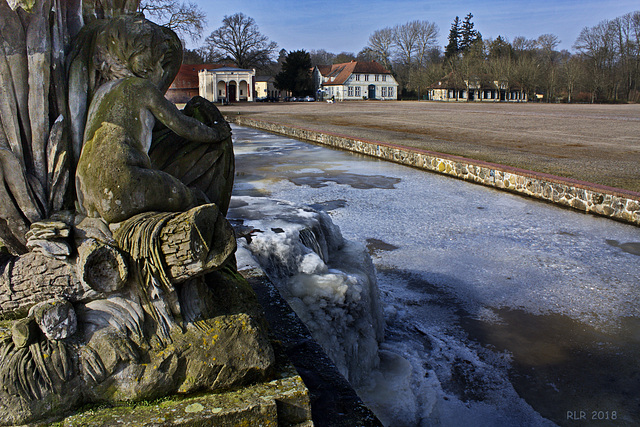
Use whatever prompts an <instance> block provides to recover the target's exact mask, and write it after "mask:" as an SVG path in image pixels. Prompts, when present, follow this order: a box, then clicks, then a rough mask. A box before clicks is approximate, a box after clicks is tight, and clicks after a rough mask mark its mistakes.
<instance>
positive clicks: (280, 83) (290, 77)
mask: <svg viewBox="0 0 640 427" xmlns="http://www.w3.org/2000/svg"><path fill="white" fill-rule="evenodd" d="M275 77H276V82H275V86H276V87H277V88H278V89H280V90H287V91H290V92H291V94H292V95H293V96H304V95H313V80H312V77H311V55H309V53H308V52H306V51H304V50H302V49H301V50H295V51H293V52H291V53H289V54H288V55H287V58H286V59H285V60H284V62H283V63H282V71H280V72H279V73H278V74H276V76H275Z"/></svg>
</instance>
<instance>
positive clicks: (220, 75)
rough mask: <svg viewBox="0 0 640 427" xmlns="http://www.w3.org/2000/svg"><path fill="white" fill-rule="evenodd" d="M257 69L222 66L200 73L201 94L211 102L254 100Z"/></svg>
mask: <svg viewBox="0 0 640 427" xmlns="http://www.w3.org/2000/svg"><path fill="white" fill-rule="evenodd" d="M255 78H256V70H250V69H242V68H233V67H222V68H216V69H212V70H201V71H200V72H199V73H198V79H199V84H200V96H202V97H203V98H205V99H207V100H208V101H211V102H239V101H253V100H254V99H255V96H256V95H255V93H254V90H253V88H254V87H255Z"/></svg>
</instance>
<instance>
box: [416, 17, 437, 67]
mask: <svg viewBox="0 0 640 427" xmlns="http://www.w3.org/2000/svg"><path fill="white" fill-rule="evenodd" d="M418 26H419V28H420V31H419V33H418V34H419V35H418V43H417V46H416V58H417V60H418V63H419V64H420V65H423V66H424V65H427V62H429V59H430V57H431V56H432V54H433V50H434V48H436V46H437V44H438V33H439V29H438V26H437V25H436V24H434V23H433V22H429V21H420V22H419V23H418Z"/></svg>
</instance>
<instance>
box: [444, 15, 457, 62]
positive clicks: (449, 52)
mask: <svg viewBox="0 0 640 427" xmlns="http://www.w3.org/2000/svg"><path fill="white" fill-rule="evenodd" d="M459 41H460V18H459V17H457V16H456V19H454V20H453V23H452V24H451V30H450V31H449V43H448V44H447V46H446V47H445V51H444V56H445V58H447V59H449V58H455V57H456V56H458V53H459V52H460V46H459Z"/></svg>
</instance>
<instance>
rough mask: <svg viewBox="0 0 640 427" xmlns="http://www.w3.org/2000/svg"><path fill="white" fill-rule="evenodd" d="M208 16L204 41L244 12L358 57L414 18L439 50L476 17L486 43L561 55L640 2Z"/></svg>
mask: <svg viewBox="0 0 640 427" xmlns="http://www.w3.org/2000/svg"><path fill="white" fill-rule="evenodd" d="M196 3H197V4H198V5H199V6H200V8H201V9H202V10H204V11H205V12H206V14H207V21H208V25H207V27H206V29H205V31H204V35H203V38H202V39H201V40H200V41H199V42H196V43H192V42H189V43H188V47H191V48H193V47H196V46H199V45H200V44H202V42H203V41H204V37H206V36H207V35H209V34H210V33H211V31H213V30H215V29H216V28H218V27H219V26H220V25H221V21H222V19H223V17H224V16H225V15H232V14H234V13H236V12H242V13H244V14H245V15H248V16H250V17H252V18H253V19H255V21H256V23H257V24H258V27H259V28H260V31H261V32H262V33H263V34H264V35H266V36H267V37H269V39H270V40H272V41H275V42H276V43H278V46H279V47H280V48H284V49H287V50H288V51H292V50H298V49H305V50H307V51H309V50H317V49H325V50H326V51H329V52H333V53H340V52H342V51H347V52H354V53H356V54H357V53H358V52H359V51H360V50H361V49H362V48H363V47H365V46H366V45H367V41H368V39H369V35H370V34H371V33H372V32H373V31H375V30H377V29H381V28H384V27H388V26H394V25H396V24H404V23H406V22H408V21H412V20H415V19H419V20H426V21H431V22H434V23H435V24H437V25H438V27H439V28H440V45H441V48H443V47H444V45H446V39H447V35H448V33H449V28H450V26H451V22H452V21H453V19H454V18H455V17H456V16H459V17H460V18H461V19H462V18H463V17H464V16H465V15H466V14H467V13H469V12H471V13H473V16H474V18H473V20H472V21H473V22H474V23H475V28H476V29H477V30H478V31H480V32H481V33H482V35H483V37H484V38H485V39H487V38H496V37H497V36H499V35H502V36H506V37H507V38H508V39H509V40H512V39H513V38H514V37H516V36H524V37H527V38H536V37H538V36H539V35H541V34H546V33H551V34H555V35H557V36H558V38H559V39H560V40H561V44H560V46H559V47H560V49H568V50H570V51H573V49H572V46H573V44H574V42H575V40H576V38H577V37H578V35H579V34H580V31H581V30H582V28H584V27H586V26H589V27H591V26H594V25H596V24H598V23H599V22H600V21H602V20H604V19H612V18H616V17H618V16H621V15H624V14H626V13H629V12H633V11H635V10H640V1H638V0H615V1H612V0H585V1H575V0H555V1H553V0H538V1H535V0H533V1H525V0H514V1H507V0H492V1H479V0H476V1H462V0H450V1H425V0H422V1H420V0H368V1H361V0H342V1H340V0H322V1H319V0H310V1H305V0H297V1H296V0H271V1H264V0H231V1H228V2H222V1H211V0H196Z"/></svg>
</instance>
